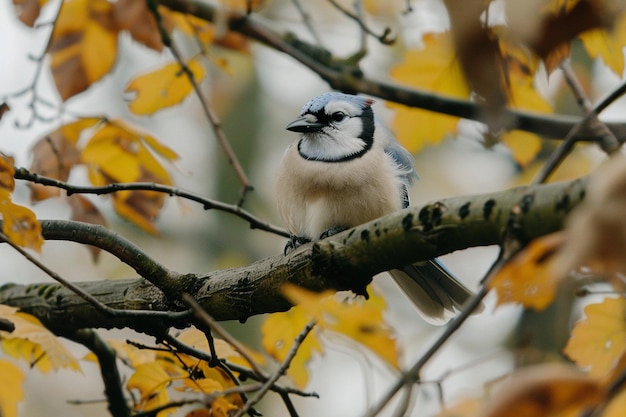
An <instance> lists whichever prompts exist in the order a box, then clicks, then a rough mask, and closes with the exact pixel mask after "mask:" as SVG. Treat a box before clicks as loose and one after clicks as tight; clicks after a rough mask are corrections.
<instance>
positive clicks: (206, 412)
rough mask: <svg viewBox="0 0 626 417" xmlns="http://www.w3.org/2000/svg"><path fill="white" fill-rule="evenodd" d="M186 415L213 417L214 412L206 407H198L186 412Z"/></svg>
mask: <svg viewBox="0 0 626 417" xmlns="http://www.w3.org/2000/svg"><path fill="white" fill-rule="evenodd" d="M185 417H212V414H211V411H209V410H207V409H206V408H198V409H195V410H191V411H190V412H188V413H187V414H185Z"/></svg>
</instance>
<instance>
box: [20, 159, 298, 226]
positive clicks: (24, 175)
mask: <svg viewBox="0 0 626 417" xmlns="http://www.w3.org/2000/svg"><path fill="white" fill-rule="evenodd" d="M14 177H15V179H18V180H25V181H30V182H33V183H36V184H42V185H48V186H51V187H57V188H60V189H62V190H66V191H67V195H68V196H69V195H72V194H96V195H103V194H111V193H116V192H119V191H130V190H142V191H155V192H159V193H165V194H168V195H171V196H173V195H175V196H177V197H181V198H184V199H186V200H189V201H193V202H196V203H199V204H202V206H203V207H204V209H205V210H219V211H223V212H225V213H230V214H233V215H235V216H237V217H239V218H241V219H243V220H245V221H246V222H248V223H249V224H250V228H251V229H259V230H263V231H266V232H269V233H273V234H275V235H279V236H284V237H289V233H288V232H287V231H286V230H284V229H282V228H280V227H278V226H274V225H272V224H269V223H267V222H264V221H263V220H261V219H259V218H258V217H255V216H254V215H252V214H251V213H249V212H247V211H246V210H244V209H243V208H241V206H239V205H235V204H226V203H223V202H221V201H217V200H211V199H209V198H206V197H203V196H201V195H199V194H195V193H192V192H189V191H184V190H181V189H179V188H176V187H170V186H168V185H163V184H155V183H148V182H130V183H113V184H108V185H104V186H100V187H93V186H80V185H72V184H68V183H67V182H63V181H59V180H57V179H54V178H49V177H44V176H42V175H39V174H37V173H34V172H30V171H29V170H27V169H26V168H15V175H14Z"/></svg>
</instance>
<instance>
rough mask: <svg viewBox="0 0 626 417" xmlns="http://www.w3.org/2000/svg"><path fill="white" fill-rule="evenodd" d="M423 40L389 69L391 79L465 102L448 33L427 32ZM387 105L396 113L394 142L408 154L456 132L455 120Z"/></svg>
mask: <svg viewBox="0 0 626 417" xmlns="http://www.w3.org/2000/svg"><path fill="white" fill-rule="evenodd" d="M423 41H424V48H422V49H420V50H412V51H408V52H407V53H406V54H405V56H404V61H403V62H402V63H401V64H400V65H398V66H396V67H395V68H393V69H392V70H391V77H392V78H393V79H395V80H397V81H398V82H400V83H402V84H405V85H409V86H411V87H418V88H421V89H424V90H428V91H433V92H436V93H438V94H443V95H447V96H452V97H458V98H463V99H468V98H469V96H470V89H469V86H468V85H467V82H466V81H465V78H464V76H463V72H462V70H461V67H460V65H459V62H458V61H457V59H456V56H455V54H454V48H453V46H452V39H451V35H450V32H443V33H438V34H435V33H428V34H426V35H424V37H423ZM388 105H389V107H390V108H392V109H394V110H395V112H396V113H395V116H394V119H393V122H392V125H393V128H394V130H395V132H396V135H397V137H398V140H399V141H400V142H401V143H402V144H403V145H404V146H405V147H406V148H407V149H409V151H411V152H417V151H419V150H420V149H421V148H422V147H424V145H426V144H436V143H439V142H440V141H442V140H443V139H444V138H445V136H446V135H450V134H454V133H455V132H456V124H457V122H458V120H459V118H458V117H453V116H446V115H440V114H436V113H433V112H429V111H426V110H419V109H411V108H408V107H406V106H402V105H399V104H393V103H389V104H388Z"/></svg>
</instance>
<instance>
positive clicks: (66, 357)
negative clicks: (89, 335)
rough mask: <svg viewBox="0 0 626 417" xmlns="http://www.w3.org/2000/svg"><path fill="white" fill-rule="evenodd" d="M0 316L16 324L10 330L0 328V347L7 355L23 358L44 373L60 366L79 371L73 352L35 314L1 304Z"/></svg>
mask: <svg viewBox="0 0 626 417" xmlns="http://www.w3.org/2000/svg"><path fill="white" fill-rule="evenodd" d="M0 317H2V318H5V319H7V320H9V321H11V322H12V323H13V324H14V325H15V330H13V332H11V333H7V332H0V335H1V336H2V348H3V350H4V352H5V353H6V354H7V355H10V356H12V357H14V358H16V359H19V358H23V359H25V360H26V361H28V362H29V363H30V364H31V365H33V364H34V365H35V366H37V368H38V369H39V370H40V371H41V372H43V373H46V372H48V371H49V370H50V369H53V370H55V371H56V370H57V369H60V368H67V369H71V370H73V371H80V365H79V364H78V361H77V360H76V358H75V357H74V355H72V353H71V352H70V351H69V350H67V349H66V348H65V346H63V344H62V343H61V342H60V341H59V338H58V337H57V336H55V335H54V334H52V333H51V332H50V331H49V330H48V329H46V328H45V327H43V325H42V324H41V322H40V321H39V320H38V319H37V318H36V317H34V316H31V315H30V314H26V313H21V312H18V311H17V309H16V308H14V307H9V306H6V305H0Z"/></svg>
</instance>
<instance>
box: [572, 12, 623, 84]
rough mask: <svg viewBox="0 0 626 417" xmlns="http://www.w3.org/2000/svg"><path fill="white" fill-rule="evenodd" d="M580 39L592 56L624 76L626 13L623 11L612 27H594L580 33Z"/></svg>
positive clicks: (618, 74) (616, 73)
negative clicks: (608, 28) (600, 59)
mask: <svg viewBox="0 0 626 417" xmlns="http://www.w3.org/2000/svg"><path fill="white" fill-rule="evenodd" d="M579 37H580V40H581V41H582V43H583V46H584V47H585V50H586V51H587V53H588V54H589V56H590V57H591V58H594V59H595V58H598V57H600V58H602V61H603V62H604V63H605V64H606V65H607V66H608V67H609V68H610V69H611V71H613V72H614V73H615V75H617V76H618V77H620V78H622V75H623V74H624V46H626V13H622V14H621V15H620V16H619V17H618V18H617V20H616V22H615V25H614V26H613V28H612V29H610V30H607V29H593V30H589V31H587V32H584V33H581V34H580V36H579Z"/></svg>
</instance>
